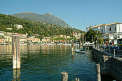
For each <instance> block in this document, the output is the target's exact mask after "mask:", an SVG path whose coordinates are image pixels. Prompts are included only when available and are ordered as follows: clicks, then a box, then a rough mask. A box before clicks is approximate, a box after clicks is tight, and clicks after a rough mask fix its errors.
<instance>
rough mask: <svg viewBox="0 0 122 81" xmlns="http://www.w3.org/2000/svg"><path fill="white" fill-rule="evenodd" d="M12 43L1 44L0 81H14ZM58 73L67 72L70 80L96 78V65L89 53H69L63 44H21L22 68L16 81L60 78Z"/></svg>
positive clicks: (40, 80) (84, 80)
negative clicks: (7, 44)
mask: <svg viewBox="0 0 122 81" xmlns="http://www.w3.org/2000/svg"><path fill="white" fill-rule="evenodd" d="M11 52H12V51H11V46H6V45H1V46H0V81H15V80H14V77H15V76H13V69H12V53H11ZM61 72H68V74H69V81H74V79H75V78H76V77H79V78H80V81H97V80H96V65H95V62H93V61H92V60H91V57H90V53H89V52H88V51H87V53H86V54H74V55H72V51H71V47H70V46H64V45H53V46H47V45H30V46H26V45H25V46H21V70H20V72H19V74H18V75H19V79H18V81H61Z"/></svg>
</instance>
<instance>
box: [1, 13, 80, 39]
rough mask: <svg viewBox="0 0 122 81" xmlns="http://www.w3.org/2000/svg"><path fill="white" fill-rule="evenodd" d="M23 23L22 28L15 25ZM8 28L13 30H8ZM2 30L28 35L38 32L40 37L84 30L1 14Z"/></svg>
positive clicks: (70, 34)
mask: <svg viewBox="0 0 122 81" xmlns="http://www.w3.org/2000/svg"><path fill="white" fill-rule="evenodd" d="M16 24H18V25H22V26H23V28H22V29H17V28H16V27H15V25H16ZM8 28H9V29H10V28H11V29H12V30H8ZM0 31H5V32H16V33H23V34H26V33H28V35H30V36H31V35H33V34H38V35H39V36H40V37H46V36H49V37H50V36H54V35H68V36H72V32H82V31H81V30H78V29H74V28H71V27H63V26H59V25H54V24H48V23H42V22H36V21H31V20H26V19H22V18H18V17H15V16H11V15H5V14H0Z"/></svg>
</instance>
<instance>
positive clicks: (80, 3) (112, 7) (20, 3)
mask: <svg viewBox="0 0 122 81" xmlns="http://www.w3.org/2000/svg"><path fill="white" fill-rule="evenodd" d="M20 12H33V13H38V14H44V13H51V14H53V15H55V16H57V17H59V18H61V19H63V20H64V21H65V22H66V23H67V24H69V25H70V26H72V27H75V28H78V29H81V30H85V29H86V27H88V26H90V25H98V24H107V23H108V24H109V23H113V22H122V0H0V13H2V14H15V13H20Z"/></svg>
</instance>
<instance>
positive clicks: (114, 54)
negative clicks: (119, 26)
mask: <svg viewBox="0 0 122 81" xmlns="http://www.w3.org/2000/svg"><path fill="white" fill-rule="evenodd" d="M115 54H116V50H115V49H114V57H115Z"/></svg>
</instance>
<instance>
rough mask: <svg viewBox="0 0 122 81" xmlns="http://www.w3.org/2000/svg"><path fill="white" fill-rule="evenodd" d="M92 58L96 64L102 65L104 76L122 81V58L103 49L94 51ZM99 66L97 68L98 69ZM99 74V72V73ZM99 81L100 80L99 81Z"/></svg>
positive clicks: (94, 49)
mask: <svg viewBox="0 0 122 81" xmlns="http://www.w3.org/2000/svg"><path fill="white" fill-rule="evenodd" d="M92 57H93V59H94V61H96V63H99V64H100V71H101V74H102V75H104V74H105V75H110V76H112V77H113V78H114V79H113V80H117V81H122V68H121V66H122V58H121V57H115V56H113V54H111V53H108V52H105V51H104V50H101V49H96V48H93V49H92ZM98 67H99V66H97V68H98ZM98 73H99V72H98ZM98 81H99V80H98Z"/></svg>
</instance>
